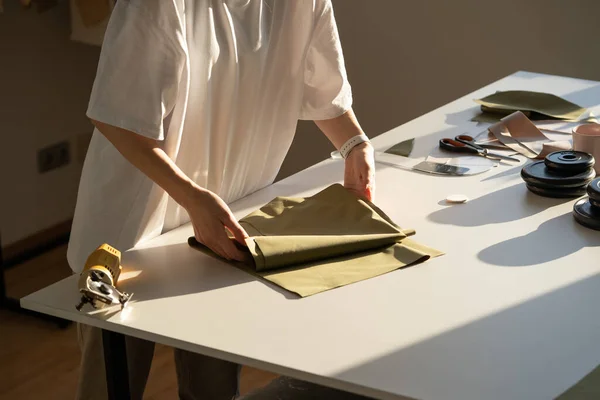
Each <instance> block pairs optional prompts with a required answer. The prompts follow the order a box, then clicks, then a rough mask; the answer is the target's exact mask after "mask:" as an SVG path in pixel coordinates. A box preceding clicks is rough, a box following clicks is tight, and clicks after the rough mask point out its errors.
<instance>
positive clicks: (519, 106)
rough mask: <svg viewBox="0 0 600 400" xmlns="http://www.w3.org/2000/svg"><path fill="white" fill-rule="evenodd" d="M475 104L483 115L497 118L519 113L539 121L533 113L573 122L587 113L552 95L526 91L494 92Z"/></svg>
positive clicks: (581, 108) (575, 105)
mask: <svg viewBox="0 0 600 400" xmlns="http://www.w3.org/2000/svg"><path fill="white" fill-rule="evenodd" d="M475 102H476V103H478V104H480V105H481V109H482V111H484V113H488V114H489V113H492V114H497V115H498V117H501V116H503V115H508V114H512V113H513V112H515V111H521V112H523V113H524V114H525V115H527V116H529V117H530V119H539V118H537V117H535V116H534V114H533V113H535V114H539V115H541V116H543V117H544V118H555V119H564V120H573V121H574V120H578V119H579V118H581V116H582V115H583V114H584V113H585V112H586V111H587V110H586V109H585V108H583V107H580V106H578V105H577V104H574V103H571V102H570V101H567V100H565V99H563V98H561V97H558V96H555V95H553V94H549V93H540V92H530V91H526V90H509V91H505V92H496V93H494V94H491V95H489V96H486V97H484V98H482V99H479V100H475Z"/></svg>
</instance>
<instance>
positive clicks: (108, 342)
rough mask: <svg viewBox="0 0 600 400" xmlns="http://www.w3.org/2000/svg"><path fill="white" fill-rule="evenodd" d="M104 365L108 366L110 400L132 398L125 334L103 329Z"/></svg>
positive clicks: (107, 382)
mask: <svg viewBox="0 0 600 400" xmlns="http://www.w3.org/2000/svg"><path fill="white" fill-rule="evenodd" d="M102 345H103V347H104V366H105V368H106V388H107V389H108V399H109V400H130V398H131V393H130V392H129V371H128V369H127V349H126V347H125V335H123V334H122V333H117V332H111V331H107V330H106V329H103V330H102Z"/></svg>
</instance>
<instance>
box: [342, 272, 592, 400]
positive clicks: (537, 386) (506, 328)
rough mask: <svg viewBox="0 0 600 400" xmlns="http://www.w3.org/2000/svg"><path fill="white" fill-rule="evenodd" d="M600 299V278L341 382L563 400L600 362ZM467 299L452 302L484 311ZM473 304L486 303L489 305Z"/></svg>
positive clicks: (381, 359) (347, 373)
mask: <svg viewBox="0 0 600 400" xmlns="http://www.w3.org/2000/svg"><path fill="white" fill-rule="evenodd" d="M573 267H576V266H573ZM487 284H488V285H492V286H493V285H494V283H493V282H491V281H490V282H487ZM517 284H518V282H515V285H517ZM496 290H498V289H497V288H496ZM599 293H600V275H594V276H591V277H588V278H585V279H583V280H580V281H577V282H575V283H572V284H570V285H568V286H563V287H560V288H557V289H555V290H552V291H549V292H547V293H543V294H541V295H539V296H536V297H531V298H529V299H527V300H525V301H524V302H522V303H520V304H517V305H514V306H511V307H510V308H506V309H499V310H494V311H490V312H488V313H487V314H485V315H484V316H483V317H482V318H480V319H476V320H473V321H469V322H467V323H466V324H464V325H462V324H461V325H458V326H456V325H455V326H454V327H451V328H448V329H447V330H445V331H442V332H441V333H439V334H437V335H435V336H433V337H430V338H426V339H424V340H422V341H419V342H416V343H415V344H412V345H408V346H407V347H404V348H396V349H394V350H390V351H389V352H387V353H386V354H381V355H379V356H378V357H373V359H370V360H368V361H366V362H364V363H361V364H358V365H355V366H353V367H351V368H349V369H347V370H344V371H341V372H338V373H336V374H335V376H336V377H337V378H339V379H342V380H348V381H352V382H354V383H356V384H359V385H361V384H362V385H365V386H368V384H369V383H370V384H372V385H373V384H375V385H376V387H377V388H378V389H380V390H382V391H386V392H388V393H389V392H392V393H393V392H397V393H401V394H403V395H405V396H412V397H415V398H431V399H434V398H438V399H439V398H443V399H491V400H495V399H551V398H555V397H556V396H557V395H558V394H560V393H562V392H564V391H565V390H566V389H568V388H569V387H570V386H572V385H573V384H575V383H576V382H577V381H578V380H579V379H580V378H582V377H583V376H584V375H586V374H587V373H588V372H589V371H591V370H592V369H593V368H594V367H596V365H598V363H600V348H599V347H598V338H600V324H599V323H598V319H597V315H598V300H599V299H600V294H599ZM457 295H459V294H457ZM459 296H463V297H464V300H463V301H462V302H460V301H459V302H452V304H460V306H461V307H475V308H477V306H473V305H470V304H469V299H468V298H467V297H465V294H464V293H461V294H460V295H459ZM471 301H472V302H473V303H472V304H480V303H479V302H480V301H481V299H478V298H472V299H471ZM440 307H441V308H444V306H443V305H440ZM440 312H444V313H451V312H452V311H451V310H445V309H444V310H440ZM459 315H460V312H459ZM473 315H476V313H473ZM387 317H390V318H396V319H397V326H398V327H401V326H402V325H403V324H404V322H403V321H402V318H403V317H402V313H400V312H398V313H397V314H393V315H392V314H391V315H388V316H386V318H387ZM423 318H427V317H426V316H423ZM446 320H447V321H448V322H449V323H450V324H451V321H450V320H449V319H446ZM398 335H399V336H401V335H402V329H399V330H398ZM355 340H357V341H360V340H361V338H360V337H356V338H355ZM348 351H351V349H348ZM598 393H600V390H599V391H598ZM390 398H391V396H390ZM593 398H598V397H597V396H596V397H593Z"/></svg>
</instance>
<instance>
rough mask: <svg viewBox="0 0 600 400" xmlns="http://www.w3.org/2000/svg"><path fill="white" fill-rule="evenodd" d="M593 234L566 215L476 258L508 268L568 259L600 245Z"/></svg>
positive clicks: (485, 251)
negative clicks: (576, 253) (569, 256)
mask: <svg viewBox="0 0 600 400" xmlns="http://www.w3.org/2000/svg"><path fill="white" fill-rule="evenodd" d="M590 232H593V231H590V230H589V229H588V228H585V227H583V226H581V225H579V224H578V223H577V222H576V221H575V219H574V218H573V215H572V214H571V213H567V214H564V215H561V216H559V217H556V218H553V219H551V220H549V221H546V222H544V223H542V224H541V225H540V226H539V227H538V228H537V229H536V230H535V231H533V232H531V233H528V234H527V235H525V236H519V237H515V238H512V239H510V240H506V241H504V242H500V243H497V244H495V245H493V246H490V247H488V248H486V249H483V250H482V251H481V252H479V254H478V255H477V256H478V257H479V259H480V260H481V261H483V262H486V263H488V264H493V265H499V266H506V267H523V266H528V265H536V264H542V263H545V262H548V261H552V260H557V259H559V258H562V257H566V256H568V255H569V254H573V253H575V252H576V251H578V250H580V249H582V248H584V247H597V246H600V235H593V234H590ZM524 249H526V251H524ZM595 262H598V261H597V260H595Z"/></svg>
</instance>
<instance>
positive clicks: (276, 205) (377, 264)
mask: <svg viewBox="0 0 600 400" xmlns="http://www.w3.org/2000/svg"><path fill="white" fill-rule="evenodd" d="M240 225H242V226H243V227H244V229H246V231H247V232H248V234H249V235H250V237H249V238H248V239H247V240H246V245H247V249H246V248H244V250H245V251H248V252H249V257H248V258H249V259H250V256H251V258H252V261H251V262H246V263H241V262H230V263H231V264H233V265H235V266H237V267H239V268H241V269H243V270H245V271H247V272H250V273H251V274H253V275H256V276H259V277H261V278H263V279H266V280H268V281H270V282H273V283H275V284H276V285H279V286H281V287H283V288H284V289H287V290H289V291H291V292H294V293H297V294H299V295H300V296H302V297H304V296H309V295H312V294H316V293H319V292H322V291H325V290H329V289H333V288H336V287H339V286H344V285H347V284H350V283H354V282H358V281H361V280H364V279H369V278H372V277H375V276H377V275H381V274H384V273H387V272H390V271H393V270H396V269H398V268H402V267H405V266H408V265H412V264H415V263H418V262H422V261H425V260H427V259H429V258H430V257H435V256H439V255H441V254H443V253H442V252H440V251H438V250H435V249H432V248H430V247H427V246H424V245H421V244H419V243H417V242H415V241H413V240H411V239H408V237H409V236H412V235H414V234H415V231H414V230H413V229H402V228H400V227H399V226H398V225H396V224H395V223H394V222H393V221H392V220H391V219H390V218H389V217H388V216H387V215H386V214H385V213H384V212H383V211H381V210H380V209H379V208H378V207H376V206H375V205H374V204H372V203H371V202H368V201H365V200H362V199H359V198H357V197H356V196H355V195H354V194H352V193H350V192H349V191H347V190H346V189H345V188H344V187H343V186H342V185H339V184H335V185H331V186H329V187H328V188H326V189H324V190H323V191H321V192H319V193H317V194H315V195H314V196H311V197H306V198H288V197H277V198H275V199H273V200H272V201H271V202H269V203H268V204H266V205H265V206H264V207H262V208H260V209H259V210H256V211H255V212H253V213H251V214H249V215H247V216H246V217H244V218H242V219H241V220H240ZM232 240H233V238H232ZM188 243H189V244H190V245H191V246H192V247H194V248H197V249H199V250H201V251H203V252H205V253H207V254H211V255H213V256H215V254H214V253H212V252H211V251H210V250H209V249H208V248H206V247H205V246H203V245H202V244H200V243H198V242H197V241H196V240H195V238H193V237H191V238H189V241H188ZM238 247H239V248H242V246H241V245H238Z"/></svg>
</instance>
